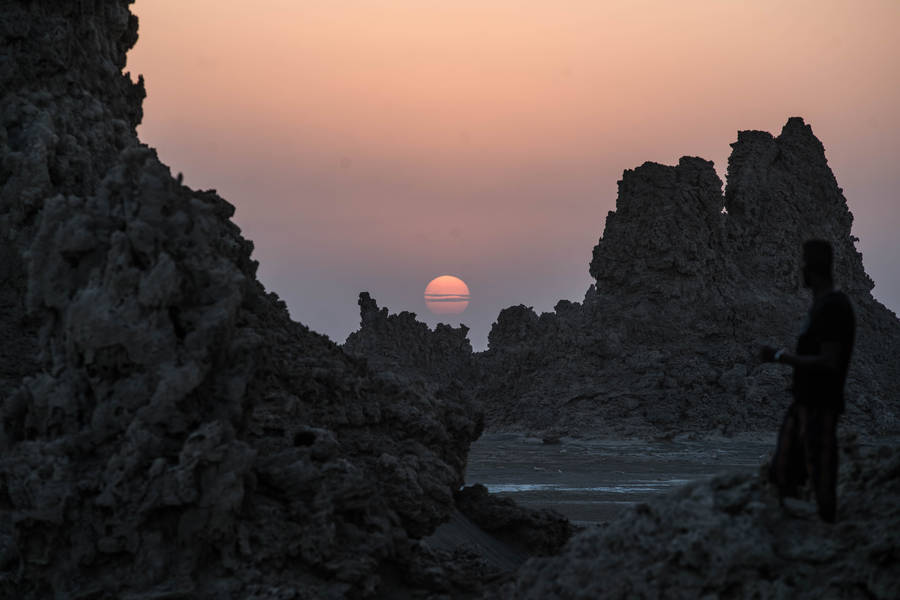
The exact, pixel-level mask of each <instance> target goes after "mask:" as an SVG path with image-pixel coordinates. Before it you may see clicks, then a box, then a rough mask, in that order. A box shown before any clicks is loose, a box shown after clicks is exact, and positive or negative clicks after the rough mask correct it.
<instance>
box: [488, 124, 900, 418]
mask: <svg viewBox="0 0 900 600" xmlns="http://www.w3.org/2000/svg"><path fill="white" fill-rule="evenodd" d="M732 148H733V152H732V155H731V158H730V159H729V164H728V185H727V187H726V188H725V192H724V195H723V194H722V183H721V181H720V180H719V178H718V176H717V175H716V173H715V170H714V169H713V165H712V163H710V162H708V161H705V160H702V159H699V158H689V157H685V158H682V159H681V160H680V161H679V163H678V165H677V166H674V167H669V166H663V165H659V164H655V163H645V164H644V165H642V166H640V167H638V168H637V169H634V170H633V171H632V170H629V171H626V172H625V174H624V176H623V177H622V180H621V181H620V182H619V197H618V201H617V204H616V211H615V212H610V213H609V215H608V216H607V219H606V228H605V230H604V232H603V237H602V238H601V239H600V241H599V243H598V244H597V246H596V247H595V248H594V252H593V258H592V260H591V263H590V273H591V275H592V276H593V277H594V278H595V279H596V284H595V285H593V286H591V288H590V289H589V290H588V291H587V294H586V295H585V299H584V302H583V303H573V302H568V301H561V302H560V303H559V304H558V305H557V306H556V308H555V311H554V312H553V313H545V314H542V315H540V316H538V315H537V314H535V313H534V311H532V310H531V309H529V308H527V307H524V306H516V307H510V308H507V309H505V310H503V311H502V312H501V313H500V315H499V316H498V318H497V322H496V323H495V324H494V327H493V329H492V330H491V333H490V336H489V346H488V350H487V351H486V352H484V353H482V354H481V355H479V356H478V363H479V367H480V373H481V374H482V377H481V380H480V386H479V388H478V394H479V397H480V398H481V399H482V400H484V402H485V403H486V408H485V411H486V416H487V422H488V427H492V428H500V429H502V428H519V427H525V428H533V429H546V428H547V427H554V428H556V429H560V430H566V431H571V432H573V433H576V432H579V431H580V432H593V433H602V432H607V433H618V434H644V435H658V434H666V433H675V432H679V431H684V430H692V431H711V430H713V431H720V432H726V433H733V432H737V431H746V430H768V431H771V430H774V429H775V428H776V427H777V423H778V419H780V417H781V413H782V408H783V407H784V406H785V405H786V404H787V403H788V402H789V398H788V394H787V392H786V391H785V390H786V388H787V387H788V386H789V385H790V370H789V369H787V368H785V367H782V366H778V365H771V364H769V365H762V364H759V361H758V359H757V357H756V353H757V351H758V348H759V346H760V345H761V344H763V343H770V344H772V345H775V346H784V345H788V344H792V343H793V341H794V340H795V339H796V335H797V333H798V331H799V328H800V327H801V323H802V319H803V318H804V316H805V314H806V310H807V308H808V303H809V296H808V292H806V290H803V289H802V288H801V282H800V250H801V245H802V243H803V241H805V240H806V239H810V238H814V237H815V238H823V239H827V240H829V241H831V242H832V244H833V247H834V250H835V280H836V282H837V283H838V285H839V287H841V288H842V289H844V290H845V291H846V292H847V293H848V294H849V295H850V297H851V299H852V300H853V302H854V305H855V309H856V315H857V321H858V324H857V344H856V348H855V351H854V356H853V360H852V363H851V368H850V374H849V380H848V386H847V394H848V403H847V405H848V418H847V419H846V422H847V423H849V424H850V426H851V427H855V428H857V429H858V430H860V431H863V432H870V433H877V432H886V431H892V432H896V431H897V430H898V429H900V420H898V416H900V413H898V399H900V363H898V362H897V361H896V360H895V357H896V356H897V355H898V354H900V321H898V320H897V318H896V316H895V315H894V314H893V313H892V312H890V311H889V310H887V309H886V308H884V306H882V305H881V304H880V303H878V302H877V301H875V300H874V299H873V298H872V295H871V292H870V290H871V289H872V286H873V283H872V281H871V280H870V279H869V277H868V276H867V275H866V273H865V271H864V269H863V265H862V257H861V255H860V254H859V252H857V251H856V248H855V246H854V242H855V241H856V238H854V237H853V236H851V233H850V226H851V223H852V220H853V218H852V215H851V214H850V212H849V210H848V209H847V205H846V201H845V199H844V197H843V194H842V191H841V189H840V188H839V187H838V186H837V183H836V181H835V179H834V176H833V174H832V173H831V170H830V169H829V167H828V164H827V161H826V159H825V152H824V148H823V146H822V144H821V143H820V142H819V140H817V139H816V137H815V136H814V135H813V133H812V130H811V128H810V127H809V126H808V125H806V124H805V123H804V122H803V121H802V120H801V119H799V118H792V119H790V120H788V122H787V124H786V125H785V127H784V129H783V131H782V132H781V135H779V136H778V137H773V136H772V135H770V134H768V133H765V132H759V131H743V132H740V133H739V134H738V140H737V142H735V143H734V144H732Z"/></svg>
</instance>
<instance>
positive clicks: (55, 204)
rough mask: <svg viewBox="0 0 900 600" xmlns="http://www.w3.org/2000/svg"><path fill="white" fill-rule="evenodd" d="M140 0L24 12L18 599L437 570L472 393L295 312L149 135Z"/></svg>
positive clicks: (12, 113)
mask: <svg viewBox="0 0 900 600" xmlns="http://www.w3.org/2000/svg"><path fill="white" fill-rule="evenodd" d="M128 5H129V1H128V0H117V1H109V2H68V1H65V0H47V1H45V2H25V1H12V0H0V52H2V54H0V92H2V98H0V233H2V237H0V259H2V265H0V283H2V286H0V342H2V344H0V352H2V355H0V360H2V367H0V401H2V413H0V421H2V422H0V426H2V427H0V597H3V598H12V597H15V598H23V599H27V598H48V597H60V598H62V597H65V598H74V597H79V598H89V597H90V598H113V597H115V598H121V597H130V598H163V597H166V598H175V597H190V598H204V597H217V598H220V597H236V598H237V597H240V598H337V597H344V596H352V597H360V596H371V595H375V594H380V593H382V592H383V591H384V590H385V589H388V588H390V587H391V586H400V587H402V586H404V585H408V582H409V581H413V582H415V581H416V578H417V575H416V574H415V573H414V572H413V570H414V569H415V564H416V562H415V557H416V555H417V553H418V552H419V551H418V550H417V548H418V547H419V546H418V542H417V541H416V540H417V539H418V538H421V537H422V536H425V535H427V534H428V533H430V532H431V531H432V530H433V529H434V528H435V527H436V526H437V525H438V524H439V523H440V522H442V521H444V520H445V519H447V518H448V517H449V516H450V514H451V513H452V512H453V511H454V510H455V508H454V498H453V492H454V491H455V490H457V489H458V488H459V486H460V485H461V483H462V480H463V472H464V469H465V460H466V452H467V449H468V445H469V443H470V442H471V440H473V439H474V438H475V437H477V435H478V434H479V432H480V422H481V420H480V415H479V411H478V410H477V407H474V406H472V405H471V403H470V399H469V398H468V397H466V396H462V395H453V394H451V393H449V392H448V391H447V390H442V396H441V397H440V398H438V397H437V396H436V395H435V394H434V393H432V392H431V391H429V389H426V388H425V387H423V386H419V387H415V388H414V387H410V386H406V385H404V384H403V383H402V382H399V381H397V380H396V378H393V377H390V376H386V375H380V374H378V373H377V372H376V371H374V370H372V369H371V368H368V367H366V365H365V364H364V361H361V360H359V359H356V358H353V357H350V356H348V355H347V354H346V353H345V352H344V351H343V350H342V349H340V348H339V347H338V346H336V345H335V344H333V343H331V342H330V341H329V340H328V339H327V338H325V337H323V336H321V335H318V334H316V333H313V332H311V331H309V330H308V329H307V328H306V327H304V326H302V325H300V324H297V323H293V322H291V320H290V319H289V318H288V313H287V310H286V308H285V306H284V304H283V303H282V302H281V301H280V300H279V299H278V298H277V297H275V296H274V295H272V294H267V293H266V292H265V290H264V289H263V288H262V286H261V285H260V284H259V283H258V282H257V281H256V278H255V271H256V263H255V262H254V261H253V260H252V259H251V257H250V255H251V251H252V248H253V247H252V244H251V243H250V242H248V241H247V240H245V239H244V238H242V237H241V235H240V231H239V229H238V228H237V227H236V226H235V225H234V224H233V223H232V222H231V221H230V220H229V218H230V217H231V215H232V213H233V211H234V209H233V207H232V206H231V205H229V204H228V203H227V202H226V201H225V200H223V199H222V198H220V197H219V196H218V195H217V194H216V193H215V192H214V191H194V190H191V189H189V188H187V187H185V186H183V185H181V182H180V177H179V178H178V179H176V178H173V177H172V176H171V174H170V172H169V169H168V168H167V167H165V166H164V165H162V164H161V163H160V162H159V160H158V159H157V157H156V154H155V152H154V151H153V150H152V149H150V148H148V147H146V146H144V145H142V144H141V143H140V142H139V141H138V140H137V137H136V135H135V127H136V126H137V125H138V123H139V122H140V119H141V116H142V113H141V101H142V99H143V97H144V88H143V82H142V81H141V80H140V79H139V80H138V82H137V83H134V82H133V81H132V80H131V78H130V76H129V75H128V74H124V75H123V74H122V69H123V68H124V67H125V60H126V52H127V51H128V49H129V48H130V47H131V46H132V45H133V44H134V43H135V41H136V39H137V20H136V18H135V17H134V16H133V15H131V14H130V12H129V10H128Z"/></svg>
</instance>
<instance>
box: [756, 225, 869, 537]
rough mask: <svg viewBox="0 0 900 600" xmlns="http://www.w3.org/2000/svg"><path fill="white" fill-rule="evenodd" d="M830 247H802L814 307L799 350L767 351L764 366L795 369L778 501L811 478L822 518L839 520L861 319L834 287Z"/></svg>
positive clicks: (778, 458)
mask: <svg viewBox="0 0 900 600" xmlns="http://www.w3.org/2000/svg"><path fill="white" fill-rule="evenodd" d="M832 262H833V255H832V249H831V245H830V244H829V243H828V242H827V241H824V240H809V241H807V242H805V243H804V244H803V284H804V286H805V287H807V288H809V289H810V290H811V291H812V305H811V307H810V309H809V315H808V316H807V319H806V323H805V325H804V328H803V331H802V332H801V333H800V337H799V339H798V340H797V346H796V351H795V352H793V353H791V352H788V351H787V350H786V349H781V350H776V349H775V348H772V347H770V346H764V347H763V348H762V350H761V358H762V359H763V360H764V361H769V362H776V363H782V364H786V365H790V366H791V367H793V368H794V380H793V387H792V392H793V402H792V403H791V405H790V407H789V408H788V411H787V414H786V415H785V417H784V421H783V423H782V425H781V430H780V431H779V433H778V442H777V445H776V448H775V456H774V457H773V459H772V462H771V464H770V470H769V477H770V480H771V481H772V483H774V484H775V486H776V488H777V489H778V493H779V497H780V498H781V499H783V498H784V497H796V496H797V493H798V488H799V487H800V486H801V485H803V484H804V483H805V482H806V479H807V477H809V478H810V480H811V483H812V487H813V490H814V492H815V496H816V504H817V505H818V510H819V516H820V517H821V519H822V520H823V521H825V522H828V523H833V522H834V521H835V520H836V518H837V469H838V445H837V421H838V416H839V415H840V414H841V413H842V412H844V383H845V381H846V379H847V369H848V367H849V365H850V355H851V353H852V351H853V342H854V337H855V335H856V318H855V316H854V314H853V307H852V305H851V303H850V299H849V298H848V297H847V295H846V294H845V293H843V292H841V291H839V290H836V289H835V287H834V278H833V275H832V270H833V269H832Z"/></svg>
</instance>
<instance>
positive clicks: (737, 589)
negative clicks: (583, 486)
mask: <svg viewBox="0 0 900 600" xmlns="http://www.w3.org/2000/svg"><path fill="white" fill-rule="evenodd" d="M844 448H847V449H848V452H845V456H844V457H843V458H842V462H843V464H844V467H842V470H841V478H840V483H839V491H838V493H839V496H840V506H841V508H840V514H839V522H838V523H837V524H836V525H828V524H825V523H822V522H821V521H819V520H818V518H817V517H816V516H815V506H814V505H813V504H812V503H809V502H802V501H790V500H789V501H788V502H787V503H786V505H785V507H784V508H783V507H781V506H779V504H778V501H777V499H776V498H775V495H774V494H773V493H772V492H771V490H768V489H767V485H766V483H765V478H764V477H762V476H754V475H741V474H731V475H721V476H717V477H715V478H713V479H712V480H711V481H708V482H701V483H695V484H691V485H688V486H685V487H683V488H681V489H679V490H677V491H675V492H673V493H672V494H670V495H668V496H667V497H664V498H661V499H659V500H657V501H654V502H651V503H646V504H639V505H636V506H635V507H633V508H631V509H628V510H627V511H626V512H625V513H624V514H623V515H621V516H620V517H619V518H617V519H616V520H615V521H613V522H612V523H609V524H608V525H607V526H603V527H597V528H594V529H589V530H586V531H584V532H582V533H581V534H579V535H577V536H576V537H575V538H573V539H572V541H571V542H570V543H569V544H568V545H567V546H566V547H565V549H564V550H563V551H562V552H561V553H560V554H559V555H558V556H555V557H552V558H540V559H538V558H533V559H531V560H530V561H529V562H527V563H526V564H525V565H523V566H522V568H521V569H519V574H518V579H517V580H516V581H515V582H514V583H513V584H510V585H508V586H506V587H505V589H504V590H503V593H501V594H499V595H498V596H499V597H501V598H516V599H522V600H525V599H531V598H534V599H543V598H559V599H566V598H610V599H614V598H636V599H643V598H676V599H678V598H685V599H687V598H721V597H725V598H876V599H879V600H881V599H883V600H888V599H889V598H897V597H900V571H898V570H897V568H896V562H897V558H898V557H897V548H900V504H898V502H897V498H898V496H900V449H898V448H896V447H886V446H884V447H880V448H876V447H865V448H860V447H857V446H856V445H854V444H848V443H844Z"/></svg>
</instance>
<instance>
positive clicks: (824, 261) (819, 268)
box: [803, 240, 834, 287]
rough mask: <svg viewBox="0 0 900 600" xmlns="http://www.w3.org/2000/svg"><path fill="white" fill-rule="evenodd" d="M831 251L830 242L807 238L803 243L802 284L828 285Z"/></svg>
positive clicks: (830, 278) (831, 278) (829, 280)
mask: <svg viewBox="0 0 900 600" xmlns="http://www.w3.org/2000/svg"><path fill="white" fill-rule="evenodd" d="M832 262H833V253H832V251H831V244H830V243H828V242H826V241H825V240H807V241H806V242H804V243H803V285H805V286H806V287H814V286H816V285H830V284H832V283H833V280H834V279H833V275H832Z"/></svg>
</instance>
